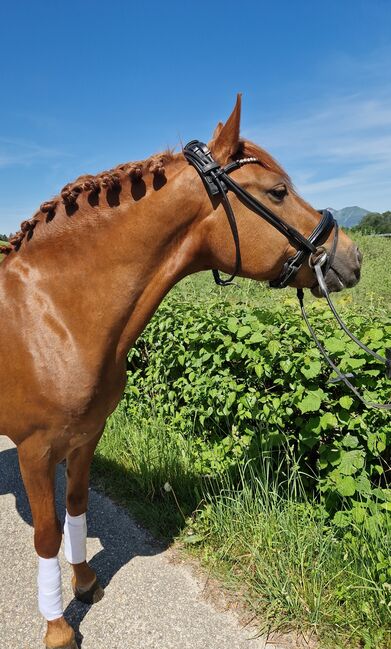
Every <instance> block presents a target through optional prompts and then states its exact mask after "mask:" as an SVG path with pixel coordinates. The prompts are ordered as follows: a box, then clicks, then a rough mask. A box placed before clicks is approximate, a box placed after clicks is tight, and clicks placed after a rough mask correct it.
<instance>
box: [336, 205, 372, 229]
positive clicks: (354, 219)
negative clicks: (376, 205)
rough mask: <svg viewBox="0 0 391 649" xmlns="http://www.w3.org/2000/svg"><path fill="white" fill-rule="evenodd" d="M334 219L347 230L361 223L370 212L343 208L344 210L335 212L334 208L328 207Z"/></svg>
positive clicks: (359, 208) (354, 208) (357, 208)
mask: <svg viewBox="0 0 391 649" xmlns="http://www.w3.org/2000/svg"><path fill="white" fill-rule="evenodd" d="M327 209H329V210H330V212H331V213H332V215H333V216H334V218H336V219H337V221H338V223H339V225H342V226H345V228H352V227H353V226H354V225H357V224H358V223H360V221H361V219H362V218H363V216H365V215H366V214H369V212H370V210H364V208H363V207H357V205H354V206H353V207H343V208H342V210H335V209H333V208H332V207H328V208H327Z"/></svg>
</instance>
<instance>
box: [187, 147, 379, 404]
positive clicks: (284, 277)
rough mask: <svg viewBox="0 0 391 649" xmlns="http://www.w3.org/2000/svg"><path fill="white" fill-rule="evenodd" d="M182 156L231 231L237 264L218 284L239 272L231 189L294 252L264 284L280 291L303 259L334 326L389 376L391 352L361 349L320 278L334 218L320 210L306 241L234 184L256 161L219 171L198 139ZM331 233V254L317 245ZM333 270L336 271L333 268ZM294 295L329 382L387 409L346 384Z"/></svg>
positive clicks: (328, 261) (329, 259)
mask: <svg viewBox="0 0 391 649" xmlns="http://www.w3.org/2000/svg"><path fill="white" fill-rule="evenodd" d="M183 154H184V156H185V158H186V160H187V161H188V162H189V163H190V164H191V165H192V166H193V167H195V169H196V170H197V172H198V173H199V175H200V176H201V178H202V180H203V182H204V185H205V188H206V190H207V192H208V194H209V196H210V197H211V198H212V197H214V196H219V197H220V199H221V201H222V203H223V206H224V209H225V212H226V215H227V219H228V222H229V225H230V228H231V232H232V236H233V240H234V243H235V249H236V262H235V269H234V271H233V273H232V275H231V276H230V277H229V278H228V279H222V278H221V277H220V273H219V271H218V270H217V269H214V270H213V271H212V272H213V277H214V280H215V282H216V284H218V285H219V286H229V285H230V284H232V283H233V280H234V278H235V277H236V275H238V273H239V272H240V270H241V263H242V261H241V254H240V241H239V232H238V228H237V224H236V219H235V214H234V212H233V209H232V206H231V203H230V201H229V199H228V196H227V194H228V191H229V190H231V191H232V192H233V193H234V194H236V196H238V198H240V199H241V200H242V201H243V202H244V204H245V205H246V206H247V207H248V208H249V209H250V210H251V211H252V212H254V213H255V214H257V216H259V217H261V218H263V219H264V220H265V221H267V222H268V223H270V225H272V226H273V227H274V228H275V229H276V230H278V231H279V232H281V234H283V235H284V236H285V237H286V238H287V239H288V241H289V242H290V243H291V244H292V245H293V246H294V247H295V248H296V249H297V252H296V253H295V254H294V255H293V256H292V257H289V259H287V261H286V262H285V263H284V266H283V268H282V271H281V273H280V274H279V276H278V277H277V278H276V279H274V280H272V281H271V282H269V284H270V286H271V287H273V288H284V287H285V286H287V285H288V284H289V282H291V281H292V280H293V279H294V278H295V276H296V275H297V273H298V271H299V270H300V268H301V266H302V264H303V263H304V261H306V260H308V263H309V265H310V267H311V268H312V269H313V270H314V272H315V275H316V279H317V283H318V285H319V288H320V290H321V292H322V294H323V296H324V297H325V298H326V300H327V303H328V305H329V307H330V309H331V312H332V314H333V316H334V317H335V319H336V320H337V322H338V324H339V326H340V327H341V328H342V329H343V331H344V332H345V333H346V334H347V335H348V336H349V337H350V338H351V340H353V342H355V343H356V344H357V345H358V346H359V347H360V348H361V349H363V350H364V351H365V352H366V353H367V354H370V355H371V356H373V357H374V358H376V360H378V361H380V362H382V363H384V364H385V366H386V376H387V378H391V348H389V349H387V350H386V358H384V357H383V356H381V355H380V354H378V353H377V352H374V351H373V350H371V349H370V348H369V347H367V346H366V345H364V343H362V342H361V341H360V340H359V339H358V338H356V336H355V335H354V334H352V333H351V331H349V329H348V327H347V326H346V325H345V323H344V322H343V321H342V319H341V317H340V316H339V314H338V312H337V310H336V308H335V306H334V304H333V303H332V301H331V298H330V295H329V291H328V288H327V285H326V281H325V275H326V274H327V272H328V271H329V270H330V268H333V265H332V264H333V260H334V256H335V253H336V249H337V244H338V224H337V221H336V220H335V219H334V217H333V215H332V214H331V212H330V211H329V210H320V212H319V213H320V214H321V219H320V221H319V223H318V224H317V226H316V227H315V229H314V230H313V231H312V232H311V234H310V235H309V237H308V238H306V237H304V236H303V235H302V234H301V233H300V232H299V231H298V230H296V228H294V227H293V226H292V225H290V224H289V223H287V222H286V221H284V220H283V219H281V218H280V217H279V216H278V215H277V214H275V213H274V212H273V211H272V210H270V209H269V208H268V207H267V206H266V205H263V203H261V202H260V201H259V200H258V199H257V198H255V196H253V195H252V194H250V193H249V192H248V191H247V190H246V189H244V187H242V186H241V185H239V184H238V183H237V182H235V181H234V180H233V179H232V178H231V177H230V176H229V174H230V173H231V172H232V171H234V170H235V169H239V168H240V167H243V166H244V165H246V164H261V163H260V161H259V160H258V159H257V158H252V157H251V158H242V159H240V160H235V161H233V162H230V163H229V164H227V165H226V166H225V167H221V166H220V165H219V163H218V162H216V160H214V158H213V156H212V154H211V152H210V150H209V149H208V147H207V146H206V144H203V143H202V142H200V141H199V140H192V141H191V142H189V143H188V144H186V146H185V147H184V149H183ZM333 230H334V239H333V243H332V246H331V249H330V251H327V250H326V249H325V248H323V247H322V246H321V245H320V244H322V243H323V242H324V241H326V239H327V238H328V237H329V235H330V233H331V232H332V231H333ZM334 272H335V269H334ZM297 297H298V300H299V303H300V310H301V313H302V316H303V318H304V321H305V323H306V325H307V327H308V330H309V332H310V334H311V336H312V338H313V340H314V342H315V344H316V346H317V347H318V349H319V351H320V352H321V354H322V356H323V357H324V358H325V360H326V361H327V363H328V364H329V366H330V367H331V368H332V370H333V371H334V372H335V373H336V375H337V378H335V379H331V380H330V382H332V383H336V382H339V381H342V382H343V383H344V384H345V385H346V387H348V388H349V390H351V391H352V392H353V394H354V395H355V396H356V397H357V398H358V399H359V400H360V401H361V402H362V403H363V404H364V405H365V406H367V407H369V408H378V409H382V410H391V403H386V404H380V403H373V402H370V401H367V400H366V399H364V397H363V396H362V395H361V394H360V392H359V391H358V390H357V388H355V386H354V385H352V383H351V382H350V381H349V378H352V377H354V375H353V374H342V372H341V371H340V370H339V368H338V366H337V365H336V364H335V363H334V361H333V360H332V359H331V358H330V357H329V355H328V354H327V352H326V350H325V348H324V347H323V345H322V344H321V343H320V341H319V339H318V337H317V335H316V333H315V330H314V328H313V327H312V325H311V323H310V321H309V318H308V315H307V312H306V310H305V307H304V291H303V289H302V288H299V289H297Z"/></svg>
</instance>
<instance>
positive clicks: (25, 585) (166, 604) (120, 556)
mask: <svg viewBox="0 0 391 649" xmlns="http://www.w3.org/2000/svg"><path fill="white" fill-rule="evenodd" d="M57 500H58V512H59V515H60V517H61V519H62V520H63V518H64V511H65V510H64V471H63V467H59V471H58V480H57ZM32 537H33V531H32V527H31V515H30V509H29V505H28V501H27V498H26V495H25V491H24V488H23V485H22V482H21V478H20V473H19V467H18V462H17V455H16V450H15V448H14V446H13V445H12V444H11V442H10V441H9V440H8V439H7V438H4V437H0V557H1V562H0V641H1V642H0V644H1V646H2V647H4V649H5V648H6V649H38V647H42V646H43V645H42V638H43V634H44V629H45V625H44V622H43V620H42V618H41V617H40V615H39V613H38V611H37V594H36V570H37V559H36V555H35V551H34V547H33V538H32ZM87 548H88V558H89V560H90V564H91V565H92V566H93V567H94V569H95V570H96V572H97V574H98V576H99V579H100V582H101V584H102V585H103V586H104V587H105V597H104V598H103V599H102V600H101V601H100V602H99V603H97V604H95V605H94V606H92V607H90V606H87V605H84V604H82V603H80V602H78V601H76V600H75V599H74V598H73V595H72V591H71V588H70V577H71V569H70V567H69V566H68V564H67V563H66V561H65V560H64V557H63V554H62V551H61V564H62V576H63V595H64V605H65V607H66V610H65V615H66V617H67V619H68V620H69V622H70V623H71V624H72V626H73V627H74V628H75V629H77V630H78V641H79V644H81V646H82V649H190V648H191V649H224V648H227V649H228V648H229V649H265V647H267V648H269V649H272V648H273V649H282V646H279V647H278V646H277V645H276V644H269V643H267V644H266V645H265V641H263V640H262V639H261V638H257V639H254V637H253V636H254V630H253V629H252V630H251V629H248V628H241V626H240V625H239V623H238V621H237V619H236V618H235V616H234V615H233V614H232V613H231V612H229V611H218V610H216V608H214V606H213V604H212V603H211V602H209V601H206V600H205V597H204V596H203V590H204V583H203V582H202V580H201V579H200V578H199V577H196V576H195V575H194V574H193V571H192V570H191V568H190V567H188V566H187V565H184V564H178V563H173V562H172V553H171V551H170V550H165V549H164V548H163V547H162V546H161V545H159V543H158V542H156V541H155V540H154V539H153V538H151V536H150V535H149V534H148V533H147V532H146V531H145V530H143V529H142V528H140V527H139V526H138V525H137V523H136V522H135V521H134V520H133V519H132V518H131V517H130V516H129V514H128V513H127V512H126V511H125V510H124V509H122V508H121V507H118V506H117V505H115V504H114V503H113V502H112V501H111V500H110V499H109V498H107V497H105V496H103V495H102V494H100V493H98V492H96V491H94V490H93V489H92V490H91V493H90V506H89V512H88V544H87Z"/></svg>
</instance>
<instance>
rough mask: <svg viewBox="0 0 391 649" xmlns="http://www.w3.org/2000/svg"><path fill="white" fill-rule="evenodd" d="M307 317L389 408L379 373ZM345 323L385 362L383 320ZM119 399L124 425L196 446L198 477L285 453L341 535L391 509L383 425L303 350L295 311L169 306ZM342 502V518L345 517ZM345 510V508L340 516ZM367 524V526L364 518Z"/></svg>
mask: <svg viewBox="0 0 391 649" xmlns="http://www.w3.org/2000/svg"><path fill="white" fill-rule="evenodd" d="M311 310H312V316H313V319H314V321H316V326H317V330H318V331H319V333H320V334H321V336H322V337H323V340H325V346H326V348H327V350H328V351H329V352H330V353H332V355H333V357H334V358H336V359H337V360H338V362H339V364H340V367H341V369H342V370H343V371H344V372H356V371H357V376H358V378H357V379H356V380H355V384H356V385H357V386H358V387H360V388H361V389H362V390H364V391H366V394H367V396H368V398H369V399H371V400H374V401H375V400H377V401H383V402H384V401H387V400H388V399H389V396H390V394H389V393H390V387H389V383H388V382H387V380H386V379H385V378H383V376H384V371H383V367H382V366H379V365H378V364H377V363H376V362H375V361H373V359H372V358H371V357H368V356H367V355H366V354H365V352H363V351H362V350H361V349H359V348H357V346H355V345H354V344H353V343H350V342H347V341H346V338H345V337H344V334H343V332H342V331H340V330H339V329H336V325H335V321H333V320H332V319H331V318H330V314H329V312H328V311H327V310H326V308H325V306H324V305H323V304H322V303H319V302H317V303H315V302H314V303H313V304H312V306H311ZM344 318H345V319H346V321H347V322H348V325H349V326H351V327H352V329H353V330H354V331H355V332H357V333H358V335H359V336H360V338H361V339H362V340H363V341H364V342H366V343H370V344H371V346H372V348H373V349H375V350H376V351H379V352H380V353H384V351H385V350H384V341H385V339H386V338H387V337H389V335H390V334H391V318H390V317H387V316H379V317H378V318H377V319H376V325H374V324H368V317H367V316H366V317H362V316H358V315H352V314H350V313H349V310H348V309H345V312H344ZM129 366H130V368H131V371H130V372H129V373H128V385H127V389H126V394H125V402H126V407H127V409H128V410H129V411H130V414H132V415H133V416H134V415H137V416H140V414H141V415H142V416H143V414H145V417H150V414H151V409H152V411H154V412H155V414H156V416H158V417H159V418H161V419H162V420H164V422H165V423H166V424H167V425H170V426H172V427H174V428H176V429H178V430H180V431H181V432H182V433H185V434H192V435H193V436H194V437H196V439H197V440H198V444H199V459H198V464H199V467H198V468H199V470H200V472H202V473H207V474H214V473H219V472H222V471H225V470H227V469H228V468H231V467H235V466H236V465H238V464H239V463H242V462H243V461H244V460H245V459H246V458H249V457H252V458H256V456H257V455H259V453H260V452H263V451H267V452H268V453H269V454H270V457H272V458H273V457H276V458H277V457H278V455H279V451H281V452H284V453H286V452H287V450H288V452H289V454H290V457H291V458H292V461H293V462H294V464H295V465H296V466H297V467H299V468H300V469H301V470H302V471H303V473H304V474H305V475H306V476H307V478H306V482H307V486H308V489H310V490H311V491H312V492H313V491H314V490H315V491H317V493H318V494H319V495H321V497H322V500H323V502H324V503H325V504H326V506H327V508H328V510H329V511H332V512H336V511H337V512H339V513H338V514H337V516H336V517H335V521H336V522H337V523H338V524H340V525H341V526H344V525H348V524H350V522H351V521H352V517H353V520H354V521H355V522H357V523H360V522H361V521H363V520H364V519H365V520H366V519H369V518H370V519H371V522H370V523H369V524H370V525H376V518H377V517H380V518H381V517H382V513H385V512H386V511H389V510H390V509H391V489H389V488H388V487H387V484H388V483H387V470H388V469H389V448H390V447H389V443H390V438H391V425H390V414H388V413H387V412H382V411H379V410H371V409H367V408H365V406H363V405H362V404H361V403H360V402H359V401H358V400H356V399H355V398H353V397H352V396H351V395H350V394H348V393H347V392H346V389H345V387H344V386H341V385H340V384H334V383H330V382H329V379H330V378H331V373H330V369H329V368H328V367H327V366H326V365H325V364H324V363H323V361H322V360H321V358H320V355H319V352H318V350H317V349H316V347H314V346H313V344H312V341H311V340H310V339H309V336H308V333H307V330H306V328H305V325H304V324H303V322H302V320H301V318H300V315H299V313H298V310H297V308H292V307H290V306H289V300H288V304H287V303H285V304H284V305H283V306H282V307H277V308H274V307H273V310H272V311H271V310H267V309H262V308H255V307H249V306H248V305H246V306H244V305H243V304H236V305H232V304H229V303H221V302H216V303H208V304H200V305H198V306H194V305H191V306H190V305H188V304H184V303H182V302H181V303H179V302H177V301H175V299H169V300H167V301H166V302H165V303H164V304H163V305H162V306H161V307H160V309H159V311H158V313H157V314H156V316H155V317H154V318H153V320H152V321H151V323H150V324H149V326H148V327H147V329H146V330H145V331H144V333H143V334H142V336H141V337H140V338H139V340H138V343H137V345H136V347H135V348H134V349H132V350H131V352H130V354H129ZM347 500H348V505H349V507H348V508H346V501H347ZM341 505H342V507H341ZM368 510H369V511H370V512H371V514H372V516H371V517H367V516H366V511H368Z"/></svg>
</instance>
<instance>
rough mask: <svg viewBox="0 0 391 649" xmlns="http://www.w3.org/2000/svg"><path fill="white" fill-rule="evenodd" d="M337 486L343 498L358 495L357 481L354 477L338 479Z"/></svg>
mask: <svg viewBox="0 0 391 649" xmlns="http://www.w3.org/2000/svg"><path fill="white" fill-rule="evenodd" d="M336 486H337V490H338V493H340V494H341V496H354V494H355V493H356V481H355V479H354V478H352V476H344V477H343V478H338V480H337V483H336Z"/></svg>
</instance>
